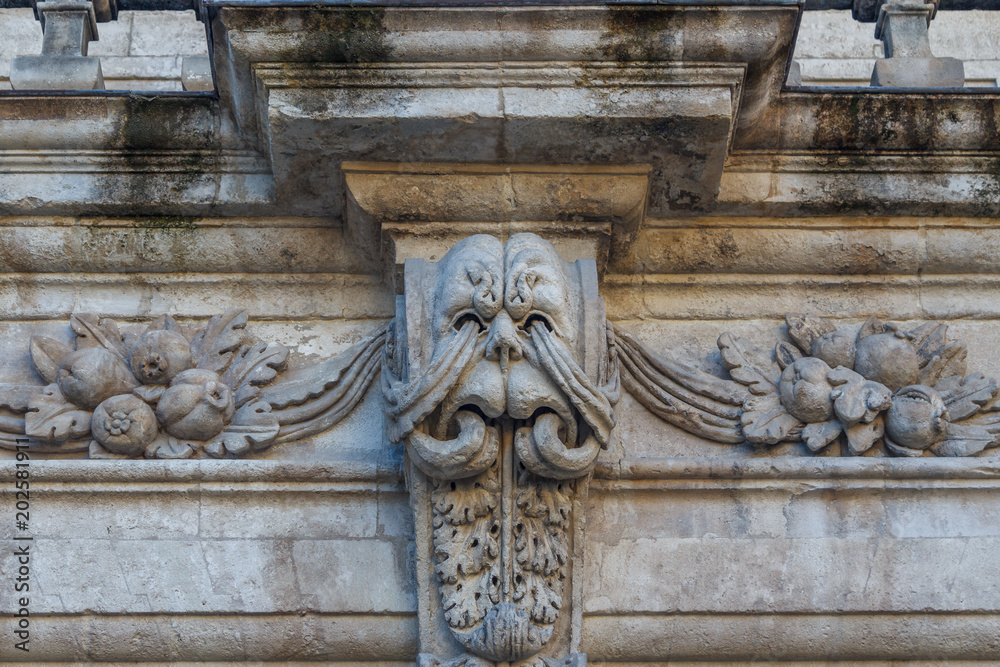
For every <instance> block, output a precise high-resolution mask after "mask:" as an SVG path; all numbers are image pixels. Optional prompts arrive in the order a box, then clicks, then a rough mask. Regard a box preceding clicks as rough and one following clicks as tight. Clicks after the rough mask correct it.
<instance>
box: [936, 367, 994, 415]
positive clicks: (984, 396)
mask: <svg viewBox="0 0 1000 667" xmlns="http://www.w3.org/2000/svg"><path fill="white" fill-rule="evenodd" d="M935 389H936V390H937V391H938V393H939V394H941V398H942V400H944V404H945V406H947V408H948V418H949V419H950V420H951V421H955V422H959V421H962V420H964V419H968V418H969V417H971V416H972V415H974V414H976V412H977V411H978V410H979V409H980V408H982V407H983V406H985V405H987V404H988V403H989V402H990V401H992V400H993V398H994V397H995V396H996V395H997V389H998V387H997V381H996V380H994V379H993V378H989V377H986V376H985V375H984V374H982V373H972V374H971V375H969V376H967V377H966V378H965V379H964V380H963V379H960V378H959V377H957V376H956V377H950V378H948V379H946V380H944V381H943V382H941V383H939V384H938V385H937V386H936V387H935Z"/></svg>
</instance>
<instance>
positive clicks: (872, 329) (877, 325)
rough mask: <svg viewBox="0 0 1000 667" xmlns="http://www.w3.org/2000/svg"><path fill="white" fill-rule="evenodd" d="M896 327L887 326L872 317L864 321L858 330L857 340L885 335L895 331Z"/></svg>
mask: <svg viewBox="0 0 1000 667" xmlns="http://www.w3.org/2000/svg"><path fill="white" fill-rule="evenodd" d="M895 330H896V327H895V326H894V325H889V324H886V323H885V322H883V321H882V320H880V319H879V318H877V317H875V316H872V317H869V318H868V319H867V320H865V323H864V324H862V325H861V328H860V329H858V340H861V339H862V338H867V337H868V336H873V335H875V334H880V333H886V332H887V331H895Z"/></svg>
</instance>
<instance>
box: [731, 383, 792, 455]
mask: <svg viewBox="0 0 1000 667" xmlns="http://www.w3.org/2000/svg"><path fill="white" fill-rule="evenodd" d="M740 419H741V423H742V424H743V437H744V438H746V439H747V441H749V442H753V443H756V444H761V445H776V444H778V443H779V442H784V441H788V440H795V439H797V437H798V434H799V433H800V432H801V431H800V429H801V427H802V422H800V421H799V420H798V419H796V418H795V417H793V416H792V415H790V414H789V413H788V411H787V410H785V408H784V406H782V405H781V401H780V400H779V399H778V397H777V396H774V395H772V396H758V397H753V398H750V399H748V400H747V402H746V403H744V404H743V415H742V416H741V418H740Z"/></svg>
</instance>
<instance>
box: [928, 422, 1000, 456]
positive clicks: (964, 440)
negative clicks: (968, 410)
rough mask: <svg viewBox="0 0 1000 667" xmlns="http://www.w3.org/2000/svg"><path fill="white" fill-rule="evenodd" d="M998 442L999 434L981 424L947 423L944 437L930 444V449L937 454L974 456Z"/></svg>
mask: <svg viewBox="0 0 1000 667" xmlns="http://www.w3.org/2000/svg"><path fill="white" fill-rule="evenodd" d="M998 443H1000V436H998V435H997V434H994V433H991V432H990V431H989V430H987V429H986V428H984V427H982V426H979V425H975V424H952V423H949V424H948V426H947V430H946V431H945V437H944V439H943V440H941V441H940V442H938V443H936V444H934V445H931V451H932V452H934V453H935V454H937V455H938V456H975V455H976V454H978V453H979V452H981V451H983V450H984V449H986V448H987V447H993V446H995V445H996V444H998Z"/></svg>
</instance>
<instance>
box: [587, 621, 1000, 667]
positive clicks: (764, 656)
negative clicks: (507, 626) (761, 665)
mask: <svg viewBox="0 0 1000 667" xmlns="http://www.w3.org/2000/svg"><path fill="white" fill-rule="evenodd" d="M583 627H584V632H583V636H584V638H585V639H584V643H583V650H585V651H587V653H588V655H587V657H588V659H589V660H592V661H594V662H595V663H600V662H603V661H653V662H660V661H663V660H670V662H669V663H668V664H671V665H672V664H674V662H673V661H674V660H677V661H684V660H698V659H699V658H703V659H708V660H713V661H714V660H760V661H766V662H767V663H768V664H771V661H772V660H793V661H795V662H793V663H792V664H794V665H799V666H801V665H807V664H809V661H813V660H822V661H823V662H822V664H823V665H824V666H826V665H833V664H836V661H840V660H843V661H851V663H850V664H851V665H852V666H855V667H856V666H859V665H868V664H869V661H880V660H892V661H893V662H892V665H901V664H906V663H904V662H901V661H907V660H918V661H919V660H932V661H933V662H928V663H926V664H933V665H943V664H948V663H947V662H939V661H951V660H956V661H959V660H987V661H992V660H993V659H994V658H995V656H996V655H997V652H998V651H1000V640H997V637H998V635H1000V614H998V613H993V612H991V613H984V614H968V613H956V614H934V613H904V614H877V613H876V614H872V613H861V614H845V613H826V614H823V613H817V614H766V613H761V614H711V613H707V614H651V615H648V616H632V617H623V616H618V615H613V616H593V615H586V614H585V615H584V620H583ZM828 661H829V662H828ZM897 661H899V662H897ZM699 664H704V663H699ZM727 664H728V663H727ZM984 667H985V666H984Z"/></svg>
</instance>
